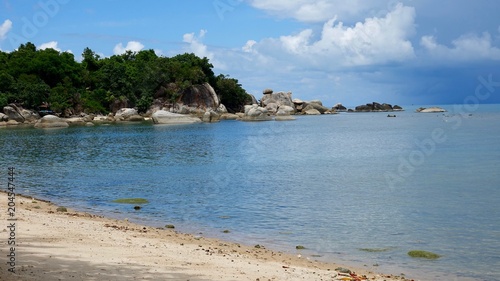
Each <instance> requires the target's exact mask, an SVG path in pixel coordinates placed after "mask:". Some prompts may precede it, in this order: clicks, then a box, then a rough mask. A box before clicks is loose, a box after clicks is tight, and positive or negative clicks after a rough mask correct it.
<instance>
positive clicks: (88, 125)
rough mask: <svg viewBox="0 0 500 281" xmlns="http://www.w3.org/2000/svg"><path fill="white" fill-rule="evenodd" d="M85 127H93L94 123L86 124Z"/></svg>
mask: <svg viewBox="0 0 500 281" xmlns="http://www.w3.org/2000/svg"><path fill="white" fill-rule="evenodd" d="M85 126H87V127H92V126H95V125H94V123H92V122H87V123H85Z"/></svg>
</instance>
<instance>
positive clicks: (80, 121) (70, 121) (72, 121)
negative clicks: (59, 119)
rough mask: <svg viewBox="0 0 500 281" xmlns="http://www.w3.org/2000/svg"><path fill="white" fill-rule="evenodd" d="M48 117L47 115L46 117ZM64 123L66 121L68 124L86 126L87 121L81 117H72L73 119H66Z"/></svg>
mask: <svg viewBox="0 0 500 281" xmlns="http://www.w3.org/2000/svg"><path fill="white" fill-rule="evenodd" d="M45 116H47V115H45ZM64 121H66V122H67V123H68V124H71V125H83V124H85V123H86V122H85V120H83V118H81V117H71V118H66V119H64Z"/></svg>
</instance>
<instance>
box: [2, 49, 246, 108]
mask: <svg viewBox="0 0 500 281" xmlns="http://www.w3.org/2000/svg"><path fill="white" fill-rule="evenodd" d="M203 83H208V84H210V85H211V86H212V87H213V88H214V90H215V92H216V93H217V94H218V95H219V98H220V99H221V103H223V104H224V105H226V107H227V108H228V110H229V111H239V110H241V109H242V108H243V106H244V104H245V102H246V101H248V100H249V99H251V97H250V96H249V95H248V94H247V93H246V91H245V90H244V89H243V88H242V86H241V85H240V84H239V82H238V80H237V79H234V78H230V77H229V76H227V75H224V74H220V75H218V76H216V75H215V73H214V72H213V65H212V64H211V63H210V61H209V59H207V58H206V57H205V58H200V57H198V56H196V55H194V54H189V53H185V54H180V55H176V56H174V57H165V56H158V55H157V54H156V53H155V52H154V50H143V51H140V52H131V51H128V52H126V53H124V54H121V55H113V56H111V57H101V56H100V55H99V54H97V53H96V52H95V51H93V50H91V49H90V48H85V50H84V51H83V53H82V56H81V61H80V62H79V61H77V60H75V56H74V55H73V54H72V53H69V52H59V51H57V50H54V49H44V50H41V49H37V48H36V46H35V45H34V44H33V43H30V42H28V43H26V44H21V45H20V46H19V48H18V49H17V50H15V51H13V52H9V53H8V52H3V51H0V108H3V107H4V106H6V105H8V104H11V103H14V104H18V105H21V106H22V107H23V108H26V109H34V110H37V109H39V108H40V107H41V106H42V107H44V108H50V109H51V110H53V111H55V112H57V113H63V115H68V116H69V115H74V114H77V113H81V112H84V113H88V114H90V113H101V114H106V113H108V112H111V111H113V108H116V107H120V108H122V107H135V108H137V110H138V111H139V112H146V111H147V110H148V109H149V107H150V106H151V105H152V104H153V102H154V100H155V99H159V98H161V99H163V100H167V101H171V102H173V103H175V102H176V100H177V99H178V98H179V97H180V95H181V94H182V93H183V92H184V91H186V90H188V89H189V88H190V87H192V86H194V85H200V84H203Z"/></svg>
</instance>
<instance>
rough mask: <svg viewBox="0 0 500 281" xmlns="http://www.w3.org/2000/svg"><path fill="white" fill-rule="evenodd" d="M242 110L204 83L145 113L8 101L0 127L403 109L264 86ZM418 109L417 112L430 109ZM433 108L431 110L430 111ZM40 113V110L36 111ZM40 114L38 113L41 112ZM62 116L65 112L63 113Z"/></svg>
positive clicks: (159, 102) (263, 118)
mask: <svg viewBox="0 0 500 281" xmlns="http://www.w3.org/2000/svg"><path fill="white" fill-rule="evenodd" d="M251 97H252V99H251V101H249V104H247V105H245V107H244V111H243V112H239V113H235V114H231V113H228V111H227V109H226V107H225V106H224V105H223V104H222V103H221V102H220V99H219V96H218V95H217V93H216V92H215V90H214V89H213V88H212V86H210V84H208V83H204V84H201V85H194V86H191V87H189V88H188V89H186V90H185V91H183V92H182V93H181V94H179V95H178V96H176V97H175V99H174V98H171V99H168V100H167V99H165V98H157V99H155V100H154V102H153V104H152V105H151V106H150V107H149V110H148V111H147V112H146V113H145V114H139V112H138V111H137V109H136V108H128V107H126V104H115V103H114V104H112V105H111V109H112V110H111V113H109V114H108V115H106V116H103V115H94V114H85V113H81V114H79V115H77V116H74V115H70V116H72V117H70V118H60V117H59V116H55V114H54V113H53V112H50V111H48V112H47V111H44V112H43V114H48V115H45V116H43V117H42V116H41V115H40V114H39V113H38V112H36V111H33V110H26V109H23V108H22V107H19V106H18V105H15V104H9V105H8V106H5V107H4V108H3V112H4V113H0V127H1V126H11V125H18V124H31V125H34V126H35V127H36V128H65V127H68V126H69V125H87V126H93V125H95V124H102V123H114V122H147V121H150V122H153V123H154V124H169V125H171V124H192V123H200V122H206V123H212V122H218V121H220V120H242V121H270V120H276V121H289V120H295V117H294V116H296V115H322V114H336V113H338V112H346V111H347V112H392V111H401V110H403V109H402V108H401V107H400V106H397V105H394V106H392V105H390V104H387V103H382V104H380V103H377V102H373V103H369V104H365V105H360V106H357V107H356V108H355V109H354V110H353V109H347V108H346V107H345V106H343V105H342V104H341V103H338V104H336V105H334V106H333V107H332V108H328V107H326V106H324V105H323V103H322V102H321V101H320V100H311V101H303V100H300V99H293V98H292V93H291V92H274V91H273V90H272V89H265V90H264V91H263V96H262V98H261V99H260V100H257V99H256V98H255V97H254V96H251ZM434 110H436V109H435V108H432V109H422V110H421V112H429V111H434ZM434 112H435V111H434ZM40 113H42V111H40ZM43 114H42V115H43ZM63 116H68V114H66V112H65V113H63Z"/></svg>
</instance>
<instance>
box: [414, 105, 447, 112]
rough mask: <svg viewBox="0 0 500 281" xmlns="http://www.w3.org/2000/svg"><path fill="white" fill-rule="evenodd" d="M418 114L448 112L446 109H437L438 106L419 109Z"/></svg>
mask: <svg viewBox="0 0 500 281" xmlns="http://www.w3.org/2000/svg"><path fill="white" fill-rule="evenodd" d="M417 112H420V113H440V112H446V109H443V108H441V107H437V106H434V107H429V108H425V107H421V108H419V109H417Z"/></svg>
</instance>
